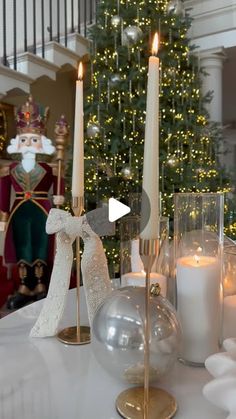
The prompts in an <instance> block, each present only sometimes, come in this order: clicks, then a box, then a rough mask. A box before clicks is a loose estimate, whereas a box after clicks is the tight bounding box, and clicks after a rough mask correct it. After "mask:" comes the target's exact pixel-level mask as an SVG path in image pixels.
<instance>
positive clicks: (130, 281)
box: [121, 272, 167, 297]
mask: <svg viewBox="0 0 236 419" xmlns="http://www.w3.org/2000/svg"><path fill="white" fill-rule="evenodd" d="M157 282H158V284H159V285H160V287H161V295H162V296H163V297H166V287H167V280H166V277H165V276H164V275H161V274H159V273H157V272H152V273H151V276H150V285H152V284H156V283H157ZM121 286H122V287H127V286H135V287H145V286H146V275H145V272H128V273H127V274H124V275H122V276H121Z"/></svg>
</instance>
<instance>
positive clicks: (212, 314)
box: [176, 256, 222, 363]
mask: <svg viewBox="0 0 236 419" xmlns="http://www.w3.org/2000/svg"><path fill="white" fill-rule="evenodd" d="M176 280H177V311H178V314H179V318H180V322H181V325H182V329H183V345H182V346H183V347H182V352H181V357H182V358H183V359H185V360H186V361H189V362H195V363H204V362H205V360H206V358H207V357H208V356H209V355H211V354H213V353H215V352H217V351H218V350H219V347H218V344H219V337H220V325H221V308H222V306H221V294H220V289H221V269H220V264H219V262H218V260H217V259H216V258H214V257H208V256H200V257H198V256H187V257H183V258H180V259H178V260H177V272H176Z"/></svg>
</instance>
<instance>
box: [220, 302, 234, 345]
mask: <svg viewBox="0 0 236 419" xmlns="http://www.w3.org/2000/svg"><path fill="white" fill-rule="evenodd" d="M223 337H224V339H228V338H236V295H230V296H228V297H225V298H224V322H223Z"/></svg>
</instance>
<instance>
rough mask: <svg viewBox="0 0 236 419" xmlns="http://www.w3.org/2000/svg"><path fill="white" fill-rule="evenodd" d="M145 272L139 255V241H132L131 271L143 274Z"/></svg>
mask: <svg viewBox="0 0 236 419" xmlns="http://www.w3.org/2000/svg"><path fill="white" fill-rule="evenodd" d="M143 270H144V267H143V262H142V259H141V257H140V254H139V239H135V240H132V241H131V271H132V272H141V271H143Z"/></svg>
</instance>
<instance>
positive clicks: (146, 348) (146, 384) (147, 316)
mask: <svg viewBox="0 0 236 419" xmlns="http://www.w3.org/2000/svg"><path fill="white" fill-rule="evenodd" d="M144 332H145V339H144V419H148V405H149V403H148V401H149V364H150V362H149V359H150V347H149V343H150V271H149V270H147V271H146V289H145V320H144Z"/></svg>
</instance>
